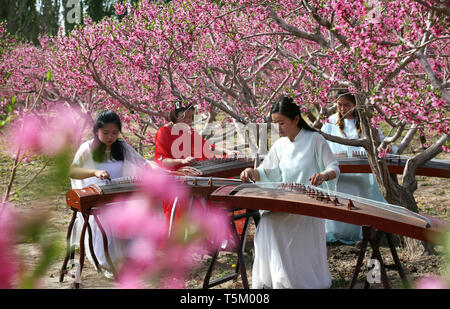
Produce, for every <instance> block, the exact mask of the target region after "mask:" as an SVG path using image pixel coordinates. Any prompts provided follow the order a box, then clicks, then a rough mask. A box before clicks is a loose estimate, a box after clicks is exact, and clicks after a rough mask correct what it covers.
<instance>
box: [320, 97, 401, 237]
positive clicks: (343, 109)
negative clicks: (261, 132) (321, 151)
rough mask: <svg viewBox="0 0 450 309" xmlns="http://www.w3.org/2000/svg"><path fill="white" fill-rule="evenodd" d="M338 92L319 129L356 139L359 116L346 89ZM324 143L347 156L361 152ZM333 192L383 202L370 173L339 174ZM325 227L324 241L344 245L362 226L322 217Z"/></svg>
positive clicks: (360, 231)
mask: <svg viewBox="0 0 450 309" xmlns="http://www.w3.org/2000/svg"><path fill="white" fill-rule="evenodd" d="M338 95H339V98H338V100H337V112H336V113H335V114H334V115H332V116H331V117H330V118H328V122H327V123H326V124H324V125H323V127H322V131H323V132H325V133H327V134H330V135H335V136H339V137H344V138H352V139H358V138H359V137H360V136H361V127H360V120H359V115H358V113H357V112H356V111H355V107H356V100H355V97H354V95H352V94H351V93H349V92H347V91H345V92H341V93H340V94H338ZM378 133H379V135H380V139H381V140H383V139H384V136H383V133H382V132H381V130H378ZM328 144H329V145H330V148H331V150H332V151H333V153H335V154H337V153H339V154H345V155H346V156H348V157H352V156H353V153H354V152H355V153H364V152H365V151H364V148H363V147H356V146H347V145H342V144H338V143H334V142H330V141H328ZM387 152H392V148H391V146H388V147H387ZM336 191H339V192H342V193H347V194H351V195H355V196H359V197H364V198H368V199H372V200H376V201H380V202H386V201H385V200H384V198H383V196H382V194H381V191H380V189H379V188H378V185H377V183H376V180H375V177H374V176H373V175H372V174H359V173H354V174H353V173H352V174H341V175H340V177H339V180H338V182H337V189H336ZM325 227H326V233H327V242H337V241H340V242H342V243H345V244H354V243H356V242H357V241H359V240H361V239H362V229H361V227H360V226H358V225H353V224H348V223H344V222H339V221H333V220H326V223H325Z"/></svg>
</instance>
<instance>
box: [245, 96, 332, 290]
mask: <svg viewBox="0 0 450 309" xmlns="http://www.w3.org/2000/svg"><path fill="white" fill-rule="evenodd" d="M271 117H272V121H273V122H274V123H275V124H276V125H278V128H279V133H280V136H281V138H279V139H278V140H277V141H276V142H275V143H274V144H273V146H272V147H271V149H270V151H269V153H268V154H267V156H266V157H265V158H264V161H263V163H262V164H261V165H260V166H259V167H258V168H256V169H252V168H248V169H245V170H244V171H243V172H242V173H241V180H242V181H244V182H248V181H257V182H258V181H261V182H296V183H304V184H308V185H309V184H311V185H313V186H323V185H325V184H327V183H328V181H329V180H332V179H335V178H336V177H338V176H339V172H340V171H339V166H338V163H337V161H336V160H335V158H334V156H333V153H332V152H331V149H330V147H329V146H328V144H327V142H326V140H325V139H324V138H323V137H322V135H320V134H319V133H318V132H315V131H314V130H313V129H311V128H310V127H309V126H308V124H307V123H306V122H305V121H304V119H303V118H302V117H301V115H300V109H299V107H298V106H297V105H296V104H295V103H294V102H293V100H292V98H289V97H282V98H280V99H278V100H277V102H276V103H275V104H274V106H273V107H272V111H271ZM331 189H334V188H331ZM254 243H255V260H254V264H253V273H252V281H253V284H252V288H255V289H258V288H329V287H330V286H331V276H330V272H329V269H328V261H327V248H326V241H325V220H324V219H320V218H315V217H309V216H302V215H297V214H288V213H278V212H265V213H264V214H263V215H262V217H261V220H260V222H259V224H258V227H257V230H256V233H255V240H254Z"/></svg>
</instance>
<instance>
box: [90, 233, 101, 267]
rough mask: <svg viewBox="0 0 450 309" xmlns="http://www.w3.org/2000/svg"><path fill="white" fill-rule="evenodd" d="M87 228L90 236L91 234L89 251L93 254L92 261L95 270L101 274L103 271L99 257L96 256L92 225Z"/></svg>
mask: <svg viewBox="0 0 450 309" xmlns="http://www.w3.org/2000/svg"><path fill="white" fill-rule="evenodd" d="M87 228H88V234H89V251H90V252H91V256H92V259H93V260H94V264H95V268H96V269H97V272H100V271H101V270H100V265H99V263H98V260H97V256H96V255H95V251H94V245H93V243H92V239H93V235H92V229H91V225H90V224H88V226H87Z"/></svg>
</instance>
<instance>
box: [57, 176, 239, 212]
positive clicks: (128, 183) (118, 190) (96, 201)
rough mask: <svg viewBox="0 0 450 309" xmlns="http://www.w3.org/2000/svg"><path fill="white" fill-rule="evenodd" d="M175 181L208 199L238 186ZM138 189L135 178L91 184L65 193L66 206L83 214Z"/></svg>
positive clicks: (229, 182) (186, 179)
mask: <svg viewBox="0 0 450 309" xmlns="http://www.w3.org/2000/svg"><path fill="white" fill-rule="evenodd" d="M168 177H173V178H174V179H175V180H177V181H179V182H181V183H184V184H186V185H188V186H189V189H190V191H191V193H192V194H193V195H194V196H202V197H208V196H209V195H210V194H211V193H212V192H214V190H216V189H217V188H219V187H221V186H225V185H232V184H234V185H235V184H240V183H241V181H240V180H238V179H226V178H219V177H193V176H171V175H169V176H168ZM138 190H140V189H139V179H138V178H137V177H126V178H117V179H113V180H112V181H110V182H108V183H105V184H102V185H97V184H93V185H90V186H88V187H86V188H82V189H71V190H69V191H67V193H66V203H67V206H68V207H70V208H72V209H74V210H77V211H80V212H82V213H85V212H87V211H89V209H91V208H92V207H94V206H96V205H101V204H106V203H109V202H112V201H114V200H115V199H117V198H118V197H119V196H120V197H122V196H126V195H129V194H132V193H134V192H136V191H138Z"/></svg>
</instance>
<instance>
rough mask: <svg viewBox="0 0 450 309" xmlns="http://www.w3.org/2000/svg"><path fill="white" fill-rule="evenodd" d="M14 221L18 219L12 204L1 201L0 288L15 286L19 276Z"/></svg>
mask: <svg viewBox="0 0 450 309" xmlns="http://www.w3.org/2000/svg"><path fill="white" fill-rule="evenodd" d="M13 222H16V220H15V214H14V213H13V212H12V210H11V206H10V205H9V204H2V203H0V289H11V288H13V286H14V281H15V280H16V279H17V276H18V267H17V266H18V265H17V258H16V256H15V254H14V247H13V245H14V232H13V230H14V226H13Z"/></svg>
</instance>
